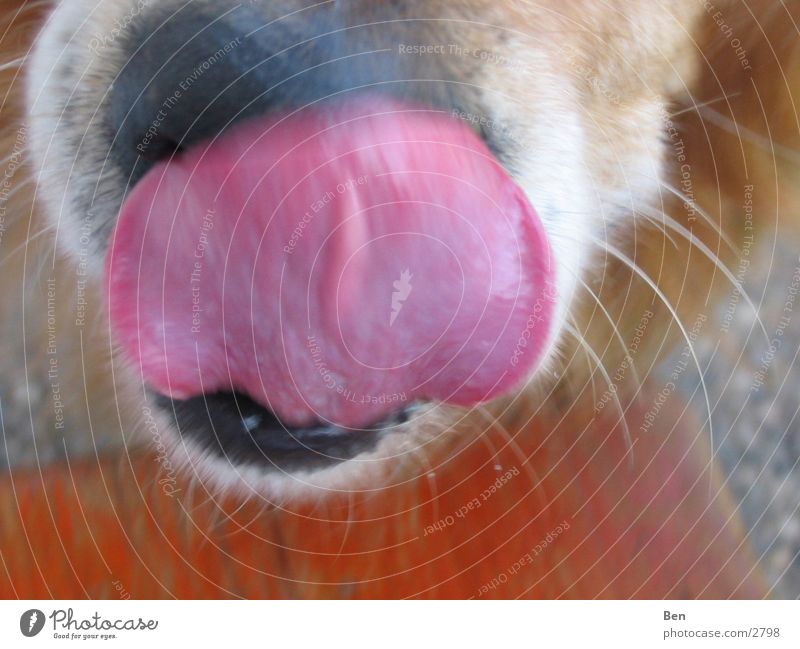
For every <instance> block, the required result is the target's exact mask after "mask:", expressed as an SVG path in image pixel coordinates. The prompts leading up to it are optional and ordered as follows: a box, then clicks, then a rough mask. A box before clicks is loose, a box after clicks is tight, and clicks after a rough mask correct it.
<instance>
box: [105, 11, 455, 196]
mask: <svg viewBox="0 0 800 649" xmlns="http://www.w3.org/2000/svg"><path fill="white" fill-rule="evenodd" d="M285 4H286V3H280V2H279V3H274V4H273V5H269V6H267V7H265V6H263V4H262V3H258V4H256V3H244V4H242V5H236V6H229V5H228V4H227V3H219V5H217V4H216V3H215V4H214V5H213V7H209V6H208V5H206V6H205V7H204V9H203V10H202V11H198V10H197V9H196V8H195V7H194V5H188V6H187V7H186V8H184V9H182V10H180V11H178V12H176V13H173V14H170V15H167V16H164V15H161V14H159V13H157V12H151V13H147V12H144V13H142V15H141V16H139V17H137V19H136V21H135V22H134V23H133V24H132V25H131V27H130V29H129V30H128V35H127V39H126V43H125V46H124V47H123V55H124V57H125V61H124V63H123V65H122V66H121V69H120V72H119V74H118V76H117V78H116V79H115V81H114V84H113V88H112V91H111V99H110V102H111V106H110V108H111V110H110V116H111V127H112V130H113V133H114V140H113V141H114V144H113V145H112V146H113V151H112V157H113V158H114V160H115V161H116V162H117V163H118V164H120V165H122V167H123V172H124V174H125V177H126V178H131V180H133V181H135V180H137V179H138V178H139V177H141V176H142V175H143V174H144V173H145V172H146V171H147V169H148V168H149V167H150V166H151V165H152V164H153V162H155V161H157V160H160V159H162V158H164V157H167V156H169V155H171V154H172V153H173V152H174V151H176V150H181V149H187V148H190V147H191V146H192V145H194V144H195V143H197V142H198V141H201V140H206V139H208V138H211V137H214V136H216V135H218V134H219V133H220V132H222V131H223V130H225V129H226V128H227V127H229V126H231V125H233V124H234V123H237V122H239V121H241V120H243V119H245V118H248V117H252V116H257V115H263V114H265V113H267V112H273V111H276V110H282V109H284V110H285V109H290V108H298V107H302V106H305V105H309V104H314V103H317V102H319V101H323V100H327V99H329V98H336V97H341V96H343V95H347V94H348V93H351V92H356V91H361V90H367V91H371V92H380V93H382V94H390V95H394V96H400V97H405V98H412V99H414V100H416V101H420V102H422V103H425V104H427V105H440V106H446V107H448V108H449V107H453V106H460V105H461V102H458V101H454V99H453V97H452V93H453V91H454V89H453V87H451V86H450V85H449V84H448V82H447V79H448V77H449V76H450V74H449V72H448V69H447V66H446V65H444V63H443V61H439V60H437V59H431V58H428V60H425V61H422V60H419V59H417V60H415V59H414V58H413V57H409V56H404V55H400V54H399V53H398V52H399V50H398V47H400V46H401V45H402V44H403V43H404V42H405V41H406V40H408V39H409V38H411V37H412V36H413V34H414V32H415V31H417V30H418V29H419V25H420V24H423V23H424V21H418V20H417V19H410V18H408V17H407V16H400V15H398V14H399V10H398V9H397V8H396V7H394V8H393V5H394V3H389V5H391V6H386V7H381V8H375V7H374V6H371V7H372V8H370V9H369V10H366V9H364V7H365V6H366V5H365V3H347V6H346V7H344V6H340V5H339V3H319V4H318V5H317V6H316V7H312V8H309V9H306V10H300V11H293V12H287V11H286V7H282V5H285ZM272 14H274V15H272Z"/></svg>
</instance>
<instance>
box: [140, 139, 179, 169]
mask: <svg viewBox="0 0 800 649" xmlns="http://www.w3.org/2000/svg"><path fill="white" fill-rule="evenodd" d="M182 151H183V147H182V146H181V145H180V144H179V143H178V142H176V141H175V140H174V139H173V138H171V137H169V136H167V135H155V136H154V137H153V138H152V139H151V140H150V142H149V146H147V148H145V149H144V150H142V151H140V152H139V154H140V156H141V158H142V159H143V160H144V161H145V162H148V163H155V162H160V161H161V160H166V159H169V158H171V157H173V156H174V155H177V154H179V153H181V152H182Z"/></svg>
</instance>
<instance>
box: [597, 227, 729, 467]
mask: <svg viewBox="0 0 800 649" xmlns="http://www.w3.org/2000/svg"><path fill="white" fill-rule="evenodd" d="M593 240H594V242H595V244H596V245H598V246H600V247H602V248H603V249H605V250H606V251H607V252H608V253H610V254H611V255H613V256H614V257H616V258H617V259H619V260H620V261H621V262H622V263H623V264H625V265H626V266H627V267H628V268H630V269H631V270H632V271H633V272H634V273H636V275H638V276H639V277H641V278H642V280H644V282H645V283H646V284H647V285H648V286H649V287H650V288H651V289H652V290H653V292H654V293H655V294H656V295H657V296H658V297H659V299H660V300H661V301H662V302H663V303H664V306H666V307H667V310H668V311H669V312H670V315H672V318H673V320H674V321H675V324H676V325H677V326H678V328H679V329H680V331H681V334H682V335H683V337H684V339H685V340H686V344H687V345H688V348H689V353H691V355H692V359H693V360H694V363H695V366H696V367H697V371H698V372H699V375H700V385H701V386H702V388H703V398H704V399H705V401H706V409H707V411H708V417H707V419H706V422H707V423H708V434H709V438H710V444H711V446H710V448H711V450H712V452H713V450H714V429H713V422H712V421H711V413H712V410H711V400H710V399H709V397H708V386H706V380H705V374H704V372H703V369H702V368H701V366H700V360H699V359H698V358H697V353H696V352H695V350H694V345H692V340H691V338H689V333H688V332H687V331H686V327H684V326H683V323H682V322H681V321H680V318H679V317H678V313H677V311H676V310H675V307H673V306H672V304H671V303H670V301H669V300H668V299H667V296H666V295H664V293H663V291H662V290H661V289H660V288H659V287H658V285H657V284H656V283H655V282H654V281H653V279H652V278H651V277H650V276H649V275H648V274H647V273H646V272H645V271H644V270H643V269H642V268H641V267H640V266H639V265H638V264H637V263H636V262H635V261H633V260H632V259H631V258H630V257H628V256H627V255H626V254H625V253H624V252H622V251H621V250H618V249H617V248H615V247H614V246H613V245H611V244H610V243H608V242H607V241H602V240H601V239H597V238H594V237H593ZM706 422H703V425H705V423H706Z"/></svg>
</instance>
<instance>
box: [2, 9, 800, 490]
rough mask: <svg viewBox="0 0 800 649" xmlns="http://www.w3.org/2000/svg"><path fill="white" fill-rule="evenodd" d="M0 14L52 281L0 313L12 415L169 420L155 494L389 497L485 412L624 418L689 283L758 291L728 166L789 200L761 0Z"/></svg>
mask: <svg viewBox="0 0 800 649" xmlns="http://www.w3.org/2000/svg"><path fill="white" fill-rule="evenodd" d="M3 8H4V12H3V13H4V14H5V16H6V20H7V21H8V22H9V24H14V25H15V26H16V29H17V33H20V34H23V32H24V34H23V35H22V36H21V37H20V39H19V40H20V41H21V42H22V43H23V45H20V44H19V43H15V48H16V49H14V50H13V53H11V54H10V55H9V61H11V63H10V64H9V65H8V66H7V67H6V68H5V69H4V70H3V74H4V75H5V76H6V87H7V88H9V89H13V94H14V96H13V97H12V96H11V94H12V93H11V91H9V93H7V94H6V100H5V102H6V104H5V107H4V110H5V111H6V115H12V114H13V119H12V118H8V127H7V135H6V149H7V151H8V155H9V156H10V157H9V160H11V161H12V162H13V161H14V159H15V158H14V156H15V155H16V156H17V157H20V156H24V157H25V161H26V162H27V163H28V171H26V172H25V173H28V174H29V177H30V181H29V182H22V181H19V180H17V182H15V183H12V182H11V181H13V176H14V175H15V174H18V173H23V172H17V171H16V166H14V167H13V169H12V167H9V169H10V170H12V173H11V178H10V179H9V183H7V186H9V187H10V185H11V184H15V185H16V186H15V187H13V192H14V193H13V194H11V193H10V192H8V193H7V194H6V195H4V196H2V197H0V198H2V200H3V214H4V221H5V226H4V228H3V232H4V233H5V240H4V241H3V242H2V245H3V248H5V249H6V250H10V251H12V252H11V253H9V254H7V255H5V256H6V259H10V261H6V263H7V264H8V265H9V266H10V267H12V268H14V269H16V270H15V273H16V274H11V275H9V276H8V279H6V282H7V286H10V287H13V286H17V287H19V286H23V287H24V291H23V292H24V293H25V294H26V295H29V294H32V293H36V292H38V295H39V296H40V297H41V298H43V299H42V300H41V304H46V305H47V308H45V309H42V308H36V309H31V308H29V307H25V308H23V309H19V308H18V305H17V304H16V302H15V300H14V299H12V298H11V297H8V298H7V299H6V303H7V304H6V306H4V307H3V309H4V312H3V314H2V317H3V320H4V322H5V327H6V328H7V329H8V330H9V331H10V332H11V333H10V334H9V335H7V336H6V337H5V338H6V340H7V341H14V342H13V343H12V345H13V347H12V345H9V343H8V342H7V343H6V345H8V346H9V350H8V353H7V354H6V355H7V357H8V358H9V359H11V361H10V362H11V363H13V364H14V365H15V366H19V364H20V363H21V362H24V363H25V367H26V368H27V369H26V380H25V389H24V390H22V391H20V390H19V389H17V391H16V393H15V392H14V391H13V389H10V393H11V394H17V401H18V402H20V404H18V405H22V403H23V402H24V403H26V404H30V403H31V402H32V400H33V401H34V402H35V404H34V407H33V408H32V409H31V408H30V406H28V408H27V409H26V408H21V410H22V412H23V414H22V415H20V416H19V420H18V421H20V422H22V423H21V424H20V425H21V426H24V425H27V426H28V427H31V428H33V429H37V428H42V429H44V428H47V429H48V430H54V431H56V432H57V434H63V432H61V431H65V430H88V431H91V434H92V444H93V445H97V444H101V445H107V446H109V447H113V446H118V445H120V444H121V443H124V444H128V443H129V442H130V441H131V440H132V439H144V440H145V441H149V442H151V443H152V444H154V445H155V447H156V449H157V452H158V455H159V458H160V460H159V461H160V463H161V468H162V471H163V474H162V475H163V476H165V477H166V479H164V478H162V482H161V483H160V484H163V485H165V488H166V489H167V490H172V489H177V488H178V487H177V484H178V482H179V479H178V478H177V477H176V476H178V475H179V474H180V473H181V472H189V473H190V474H191V475H192V477H193V479H194V480H196V481H197V482H198V483H200V484H202V485H204V486H205V487H207V488H209V489H211V490H215V491H217V492H222V493H226V494H230V493H237V494H243V495H248V494H259V495H261V496H262V497H266V498H269V499H270V500H271V501H274V502H281V503H284V502H292V501H295V500H298V501H299V500H304V499H311V500H312V501H318V500H319V499H325V498H328V497H330V496H331V494H352V493H364V492H367V493H369V492H373V491H375V490H378V491H380V490H384V489H391V488H393V487H395V486H397V485H401V484H404V483H406V482H407V481H409V480H411V479H414V478H415V477H418V476H425V475H429V474H430V465H431V463H434V464H436V463H438V462H439V461H440V460H441V458H445V457H450V456H452V455H453V454H457V453H458V450H457V449H459V448H462V447H463V445H465V444H470V443H472V442H473V441H475V440H476V439H477V438H479V437H480V436H481V435H482V434H484V432H485V431H486V430H487V429H489V428H491V427H493V426H500V427H502V429H503V430H507V431H512V433H511V434H512V435H515V434H516V432H517V431H522V430H524V429H525V427H526V426H528V425H529V424H530V422H531V421H532V420H535V419H537V418H542V417H543V416H545V415H544V414H543V413H550V414H552V413H558V412H563V411H564V410H569V409H571V408H578V409H580V408H585V409H586V410H587V411H589V412H591V413H593V414H595V415H597V414H599V413H600V412H601V411H605V412H609V411H612V410H613V411H614V412H617V413H623V418H624V413H625V412H626V411H627V409H628V408H629V404H630V403H631V402H632V401H633V400H635V399H636V398H638V391H639V387H640V385H641V382H642V377H641V375H649V374H650V373H651V370H652V367H653V366H654V364H655V363H656V361H657V359H658V358H659V356H660V355H661V356H663V355H664V353H665V349H666V348H669V347H670V346H672V345H674V344H675V341H676V340H678V341H679V340H684V341H688V342H689V348H690V349H691V343H692V342H693V341H694V340H695V339H696V338H697V337H698V336H702V322H703V321H698V320H697V316H698V313H700V308H699V306H698V305H700V304H701V303H707V302H708V300H709V299H717V298H712V297H711V296H717V295H720V294H721V293H723V292H724V291H726V290H727V291H729V292H730V291H734V293H735V294H736V295H737V296H738V299H740V300H741V301H742V302H743V303H749V305H750V306H752V307H754V308H755V305H754V304H753V303H752V300H751V298H750V296H748V295H747V293H746V291H744V290H743V289H742V286H741V279H740V278H737V277H736V275H735V273H734V272H731V271H730V270H729V269H728V263H730V261H731V260H732V259H734V258H735V256H736V251H737V250H740V249H741V247H742V242H743V240H744V238H745V237H746V236H747V232H746V230H745V227H744V225H743V221H742V219H741V215H740V210H739V209H738V208H736V207H733V206H738V205H739V204H740V203H741V201H742V200H743V199H742V192H743V191H744V190H743V189H742V187H755V188H756V189H754V190H752V191H751V192H750V194H751V198H750V200H754V201H756V203H757V206H758V210H759V213H761V214H776V213H778V211H777V210H776V209H773V208H775V207H776V206H778V205H792V204H796V200H797V197H796V196H794V194H793V192H796V190H795V189H794V188H793V186H792V185H791V183H788V182H786V180H785V179H786V175H785V174H787V173H789V172H788V171H786V169H787V168H788V167H789V166H790V163H791V162H792V161H791V160H789V161H788V162H787V161H786V160H785V159H784V158H785V156H784V158H781V156H780V155H778V156H775V157H773V158H772V159H771V160H766V159H765V156H766V155H767V153H769V151H767V153H765V149H764V147H765V146H766V145H765V142H771V143H776V142H777V143H778V146H779V148H780V150H782V151H789V150H791V149H792V147H794V146H795V145H796V137H797V129H796V125H795V124H794V121H793V118H792V117H791V116H790V115H789V113H788V112H787V107H790V106H791V105H792V98H793V97H794V92H795V89H796V88H798V87H800V86H798V83H797V78H796V77H797V74H798V72H797V66H794V67H793V66H792V63H793V62H797V60H798V55H797V47H796V39H793V38H792V28H791V21H789V20H788V19H787V15H789V16H791V17H792V18H793V19H797V18H798V16H796V15H795V14H796V13H797V12H796V11H795V10H794V9H793V8H786V7H783V6H782V5H777V4H775V3H771V2H750V3H749V4H743V3H739V2H734V1H732V0H731V1H728V0H717V1H716V2H714V3H711V2H706V1H698V0H681V1H680V2H669V3H667V2H660V1H659V2H644V1H639V0H610V1H609V2H596V1H595V0H579V1H576V2H571V3H556V2H551V1H550V0H546V1H544V2H541V3H528V2H500V3H498V2H488V1H482V0H464V1H458V2H446V3H444V2H441V3H439V2H422V1H418V2H417V1H412V2H407V3H375V2H361V1H358V0H352V1H350V2H344V3H342V2H322V3H305V2H299V1H295V0H291V1H289V0H287V1H286V2H248V3H233V2H227V1H217V2H207V1H205V0H195V1H193V2H189V3H183V2H177V1H174V0H149V1H147V0H104V1H95V0H78V1H75V0H72V1H70V2H62V3H59V4H56V5H54V6H52V7H51V6H49V5H41V4H39V3H34V4H32V5H31V6H28V5H27V4H25V3H22V4H20V3H14V2H6V3H4V6H3ZM787 12H788V13H787ZM29 44H30V45H29ZM28 47H29V49H28ZM17 60H19V62H20V63H21V65H16V64H15V61H17ZM23 86H24V93H23V92H21V90H20V88H22V87H23ZM765 116H769V119H767V117H765ZM713 120H716V123H717V126H715V127H714V128H709V126H708V124H709V123H710V122H711V121H713ZM765 124H766V128H767V131H768V137H767V138H766V140H765V139H764V137H765V136H763V135H759V133H764V132H765ZM737 129H741V130H737ZM744 131H746V132H747V133H749V134H752V137H741V136H742V132H744ZM15 151H16V152H17V153H16V154H15ZM22 151H24V154H23V153H21V152H22ZM376 152H377V153H376ZM734 160H736V161H737V162H733V161H734ZM772 160H778V161H779V162H777V163H775V164H772ZM9 164H11V163H9ZM15 164H16V163H15ZM259 166H263V168H259ZM7 178H9V174H8V173H7ZM187 206H188V207H187ZM264 206H266V207H264ZM376 206H377V207H376ZM375 209H377V210H378V211H377V212H376V213H375V214H372V212H371V211H370V210H375ZM12 210H13V212H14V214H15V215H18V217H17V218H15V219H13V220H12V218H11V213H12ZM6 215H8V216H6ZM370 215H371V216H370ZM448 215H455V217H454V220H452V221H451V220H448V219H449V218H450V216H448ZM487 215H488V216H487ZM456 217H457V218H456ZM434 221H435V222H436V225H435V227H434V226H433V225H431V223H433V222H434ZM784 222H785V220H784ZM32 223H33V224H35V223H39V224H40V226H39V227H40V230H38V231H37V230H36V229H35V227H36V226H34V225H31V224H32ZM442 223H446V225H442ZM781 224H783V223H781ZM21 256H22V257H23V259H22V260H21V261H20V257H21ZM39 266H43V267H44V270H43V271H39ZM34 268H35V270H33V269H34ZM37 271H39V272H37ZM42 273H44V275H42ZM487 278H490V279H491V281H488V280H487ZM9 295H11V293H9ZM15 295H16V296H17V297H19V291H18V290H17V293H16V294H15ZM28 303H30V300H29V301H28ZM34 311H35V313H34ZM698 322H699V324H698ZM26 331H30V332H32V333H23V332H26ZM23 339H24V340H25V341H26V342H25V344H24V347H23V349H22V352H20V351H19V345H18V342H17V341H20V340H23ZM631 341H635V345H634V344H633V343H632V342H631ZM690 361H691V362H695V363H697V359H696V357H695V358H690ZM620 368H622V369H620ZM4 374H5V375H6V376H9V375H11V373H10V372H5V373H4ZM612 375H613V376H612ZM13 376H15V377H17V378H15V380H18V374H13ZM598 377H601V379H602V380H604V381H605V382H606V384H607V385H608V386H609V389H608V390H606V391H605V393H603V388H601V389H600V391H599V394H598V391H597V390H594V382H595V380H597V378H598ZM5 380H6V381H7V380H8V379H5ZM590 385H591V386H592V388H589V389H587V388H588V386H590ZM37 400H38V401H37ZM76 403H78V404H80V405H79V406H78V407H76V406H75V405H74V404H76ZM37 405H38V406H39V407H37ZM4 410H5V411H6V412H10V413H12V414H7V415H6V418H7V421H6V427H8V426H9V422H15V421H17V419H14V417H15V415H14V414H13V413H14V412H15V409H13V408H11V407H10V405H6V407H5V408H4ZM17 410H20V408H18V409H17ZM27 410H33V411H35V412H41V413H42V414H41V416H42V417H45V418H46V423H42V424H38V423H35V422H33V421H32V418H31V423H27V422H25V412H27ZM37 416H39V415H37ZM649 416H650V418H651V419H653V418H655V417H656V416H658V413H657V412H656V413H653V412H652V411H651V413H649ZM624 433H625V434H627V435H629V434H630V431H627V430H626V431H624ZM17 452H18V455H19V456H20V457H25V455H26V453H28V454H30V452H31V451H30V448H27V447H25V445H24V444H22V445H21V448H20V449H18V451H17ZM41 452H42V453H44V454H45V455H46V453H47V451H46V450H45V449H42V451H41ZM52 452H53V453H56V454H57V453H59V452H60V449H58V448H56V450H55V451H52ZM36 453H37V454H38V453H39V451H38V450H36Z"/></svg>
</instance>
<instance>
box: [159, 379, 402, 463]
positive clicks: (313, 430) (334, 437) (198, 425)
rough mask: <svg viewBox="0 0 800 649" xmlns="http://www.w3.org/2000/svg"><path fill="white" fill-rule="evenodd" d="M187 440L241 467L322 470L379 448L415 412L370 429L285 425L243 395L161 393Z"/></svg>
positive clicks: (164, 402)
mask: <svg viewBox="0 0 800 649" xmlns="http://www.w3.org/2000/svg"><path fill="white" fill-rule="evenodd" d="M158 403H159V405H160V406H161V407H162V408H165V409H167V410H168V411H170V412H171V413H172V415H173V417H174V419H175V423H176V426H177V428H178V430H179V431H180V434H181V436H182V437H183V438H184V439H186V440H191V441H193V442H194V443H196V444H198V445H199V446H200V447H201V448H202V450H203V451H204V452H210V453H213V454H215V455H217V456H219V457H222V458H225V459H226V460H228V461H229V462H232V463H235V464H254V465H259V466H267V467H270V466H272V467H275V468H278V469H281V470H284V471H293V470H299V469H303V470H309V469H319V468H323V467H325V466H330V465H333V464H337V463H339V462H343V461H346V460H350V459H352V458H354V457H356V456H357V455H359V454H361V453H364V452H368V451H370V450H372V449H374V448H375V446H377V444H378V442H379V441H380V439H381V437H382V435H383V434H384V433H385V432H387V431H388V430H390V429H391V428H392V427H393V426H396V425H398V424H401V423H404V422H405V421H406V420H407V419H408V416H409V412H410V408H408V407H407V408H403V409H401V410H399V411H397V412H396V413H395V414H393V415H392V416H390V417H388V418H386V419H384V420H382V421H380V422H378V423H376V424H375V425H374V426H371V427H369V428H365V429H349V428H342V427H340V426H333V425H328V424H323V423H319V424H316V425H310V426H305V427H292V426H285V425H284V424H283V423H281V422H280V420H279V419H278V418H277V417H276V416H275V415H274V414H273V413H272V412H271V411H270V410H269V409H267V408H265V407H264V406H262V405H261V404H259V403H257V402H255V401H253V400H252V399H251V398H249V397H248V396H246V395H244V394H241V393H235V392H231V393H218V394H213V395H201V396H198V397H193V398H190V399H186V400H176V399H170V398H168V397H165V396H161V395H159V397H158Z"/></svg>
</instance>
